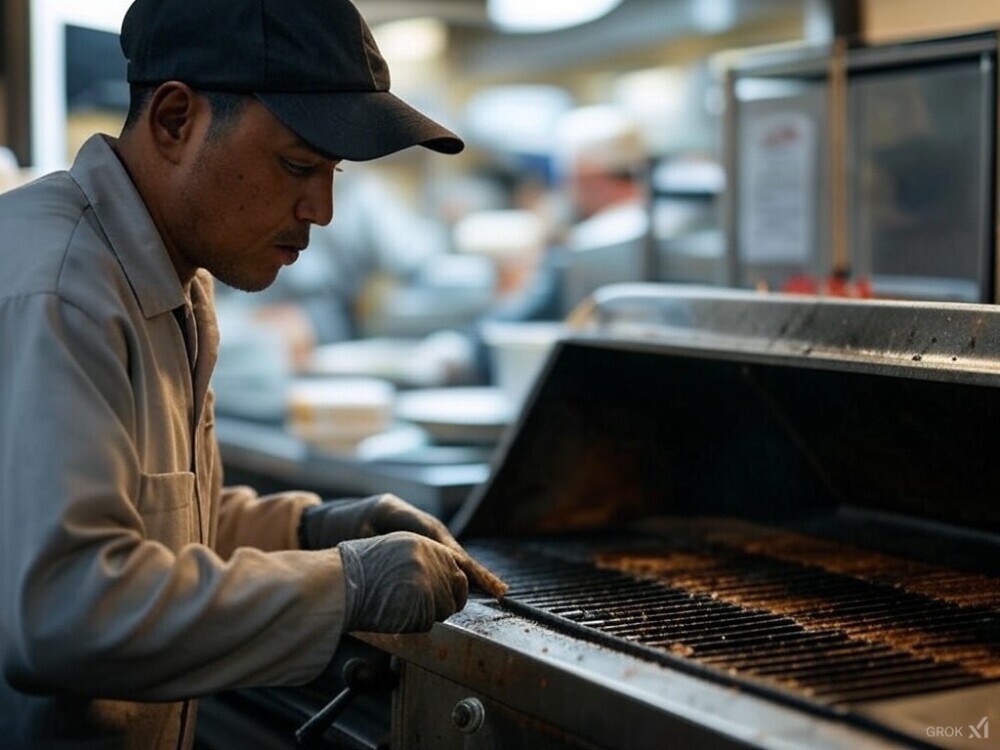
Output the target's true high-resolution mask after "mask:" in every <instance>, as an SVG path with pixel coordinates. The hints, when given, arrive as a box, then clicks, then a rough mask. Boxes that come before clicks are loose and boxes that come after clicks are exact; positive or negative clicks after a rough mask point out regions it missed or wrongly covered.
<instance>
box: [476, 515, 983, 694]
mask: <svg viewBox="0 0 1000 750" xmlns="http://www.w3.org/2000/svg"><path fill="white" fill-rule="evenodd" d="M478 554H482V555H484V556H485V558H484V559H487V560H488V561H489V562H488V564H490V565H491V567H493V568H494V569H495V570H497V571H498V572H499V573H500V574H501V575H503V576H504V578H505V579H506V580H507V582H508V583H509V584H510V591H509V593H508V596H507V598H506V599H505V602H506V604H507V605H508V606H510V607H511V608H512V609H517V610H519V611H521V612H523V613H525V614H529V615H533V616H535V617H537V618H538V619H540V620H542V621H545V622H547V623H549V624H555V625H558V624H559V623H562V624H564V625H565V626H566V627H568V628H569V629H570V630H572V631H573V632H581V633H583V632H589V633H591V634H592V635H593V636H594V637H596V638H597V639H598V640H600V641H601V642H604V643H607V644H608V645H610V646H612V647H620V648H623V649H624V650H626V651H630V652H632V653H637V654H639V655H645V656H650V657H652V658H654V659H656V658H658V659H660V660H663V661H666V662H669V663H671V664H677V663H678V660H679V661H680V663H691V664H692V665H697V666H698V667H699V668H707V669H708V670H710V671H712V672H713V673H717V674H719V675H723V676H726V675H728V676H731V677H732V679H733V680H734V681H735V682H736V683H738V684H744V685H748V686H751V687H752V686H754V685H765V686H771V687H772V688H774V687H777V688H778V689H779V690H780V691H790V692H791V693H792V694H797V695H803V696H806V697H807V698H809V699H812V700H818V701H820V702H821V703H831V704H837V703H848V704H849V703H856V702H864V701H869V700H878V699H883V698H889V697H897V696H904V695H915V694H919V693H922V692H929V691H932V690H937V689H945V688H952V687H959V686H966V685H975V684H981V683H983V682H987V681H991V680H996V679H1000V581H998V580H996V579H993V578H989V577H986V576H978V575H974V574H966V573H962V572H958V571H953V570H948V569H945V568H936V567H933V566H929V565H924V564H918V563H914V562H911V561H908V560H903V559H900V558H895V557H891V556H888V555H883V554H878V553H870V552H867V551H864V550H861V549H856V548H852V547H849V546H847V545H841V544H835V543H832V542H827V541H824V540H821V539H817V538H812V537H807V536H803V535H798V534H790V533H785V532H780V531H775V530H773V529H767V530H765V531H764V532H763V533H761V532H760V527H755V526H749V525H748V526H747V527H746V528H741V527H740V526H739V525H736V526H727V525H725V524H709V525H707V526H706V527H705V529H704V530H702V531H700V532H698V533H697V534H692V533H691V530H690V529H688V533H678V534H674V535H671V537H670V541H669V542H664V541H662V540H661V541H658V542H657V543H656V544H655V545H653V546H650V545H649V544H648V543H645V542H643V543H641V544H629V543H627V542H626V543H624V544H620V545H618V546H611V544H610V543H601V542H598V541H597V540H591V541H584V542H582V543H581V542H579V541H577V542H573V543H569V544H564V545H561V544H560V542H558V541H555V542H553V541H552V540H551V539H546V540H544V541H540V542H538V543H537V544H532V543H529V542H528V541H527V540H523V541H522V542H521V543H519V544H516V545H513V546H510V547H504V546H503V545H502V544H500V545H494V544H492V543H491V545H490V548H489V549H483V550H481V551H480V552H479V553H478Z"/></svg>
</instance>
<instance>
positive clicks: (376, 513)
mask: <svg viewBox="0 0 1000 750" xmlns="http://www.w3.org/2000/svg"><path fill="white" fill-rule="evenodd" d="M392 531H412V532H413V533H414V534H420V535H421V536H425V537H427V538H429V539H434V540H436V541H438V542H441V543H442V544H444V545H446V546H448V547H451V548H452V549H456V550H459V549H461V547H459V545H458V542H456V541H455V539H454V538H453V537H452V535H451V534H450V533H449V531H448V528H447V527H446V526H445V525H444V524H443V523H441V521H439V520H438V519H437V518H435V517H434V516H432V515H431V514H430V513H425V512H424V511H422V510H418V509H417V508H414V507H413V506H412V505H410V504H409V503H407V502H405V501H404V500H401V499H400V498H398V497H396V496H395V495H390V494H384V495H373V496H372V497H366V498H364V499H361V500H330V501H327V502H325V503H322V504H320V505H314V506H312V507H310V508H306V509H305V511H303V513H302V520H301V522H300V523H299V540H300V542H301V545H302V548H303V549H326V548H328V547H336V546H337V545H338V544H340V543H341V542H343V541H345V540H347V539H357V538H359V537H369V536H377V535H378V534H388V533H390V532H392Z"/></svg>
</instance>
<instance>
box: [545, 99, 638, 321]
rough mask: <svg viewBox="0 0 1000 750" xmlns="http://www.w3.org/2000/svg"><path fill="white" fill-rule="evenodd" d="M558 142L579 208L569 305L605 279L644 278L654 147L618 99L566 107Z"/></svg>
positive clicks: (571, 247)
mask: <svg viewBox="0 0 1000 750" xmlns="http://www.w3.org/2000/svg"><path fill="white" fill-rule="evenodd" d="M556 143H557V147H556V152H557V153H556V158H557V161H558V163H559V166H560V170H561V173H562V176H563V180H564V186H565V190H566V192H567V196H568V198H569V201H570V204H571V206H572V211H573V214H574V223H573V225H572V226H571V228H570V229H569V231H568V233H567V238H566V246H567V253H566V257H565V263H566V268H565V274H566V279H565V287H566V288H565V290H564V294H565V299H564V300H563V303H564V304H565V305H566V306H567V307H568V308H570V309H572V308H573V307H574V306H575V305H576V304H577V303H579V302H580V301H581V300H582V299H583V298H584V297H585V296H586V295H589V294H590V293H592V292H593V291H594V290H595V289H597V288H598V287H600V286H603V285H605V284H611V283H617V282H626V281H641V280H642V279H643V278H645V274H646V269H645V254H646V247H647V243H648V234H649V231H650V220H649V207H648V198H647V187H646V183H647V176H646V173H647V164H648V160H649V152H648V148H647V145H646V142H645V138H644V136H643V133H642V131H641V129H640V127H639V124H638V122H637V121H636V120H635V118H634V117H632V116H631V115H630V114H629V113H628V112H626V111H625V110H623V109H621V108H619V107H616V106H614V105H590V106H585V107H579V108H577V109H574V110H571V111H570V112H567V113H566V114H564V115H563V116H562V117H561V118H560V120H559V122H558V124H557V127H556Z"/></svg>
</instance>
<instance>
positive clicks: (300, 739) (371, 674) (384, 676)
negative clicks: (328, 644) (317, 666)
mask: <svg viewBox="0 0 1000 750" xmlns="http://www.w3.org/2000/svg"><path fill="white" fill-rule="evenodd" d="M341 674H342V679H343V681H344V685H345V686H346V687H344V689H343V690H341V691H340V692H339V693H337V695H336V697H334V699H333V700H332V701H330V702H329V703H327V704H326V705H325V706H323V708H322V709H320V710H319V711H318V712H317V713H316V714H315V715H313V716H312V717H311V718H310V719H309V720H308V721H306V722H305V723H304V724H303V725H302V726H301V727H299V728H298V729H296V730H295V741H296V742H297V743H298V746H299V747H303V748H307V747H310V746H311V745H312V744H313V743H314V742H315V741H316V740H318V739H319V738H321V737H322V736H323V735H324V734H325V733H326V730H327V729H329V728H330V727H331V726H332V725H333V723H334V722H335V721H337V719H338V718H340V715H341V714H342V713H343V712H344V710H345V709H346V708H347V707H348V706H349V705H350V704H351V703H352V702H353V701H354V699H355V698H356V697H357V696H358V695H360V694H361V693H365V692H369V691H371V690H376V689H379V688H382V687H388V686H390V685H391V684H392V673H391V670H390V669H389V666H388V662H386V663H384V664H383V663H382V662H381V661H379V662H378V663H376V662H374V661H373V660H370V659H365V658H361V657H353V658H351V659H348V660H347V661H346V662H345V663H344V669H343V672H342V673H341Z"/></svg>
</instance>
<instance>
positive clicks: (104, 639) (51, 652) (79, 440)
mask: <svg viewBox="0 0 1000 750" xmlns="http://www.w3.org/2000/svg"><path fill="white" fill-rule="evenodd" d="M167 314H168V315H169V313H167ZM129 330H130V329H129V327H128V324H127V323H124V322H121V321H116V320H98V319H95V318H94V317H93V316H91V315H88V314H86V313H85V312H83V311H81V310H80V309H78V308H77V307H74V306H73V305H71V304H68V303H66V302H65V301H63V300H61V299H59V298H58V297H56V296H55V295H52V294H34V295H26V296H23V297H15V298H8V299H6V300H0V342H2V347H0V350H2V352H3V354H2V356H3V357H4V358H5V359H7V358H10V359H9V360H8V362H14V363H16V366H6V364H7V363H5V366H4V367H2V368H0V564H2V571H0V573H2V574H0V597H2V598H0V649H2V653H0V660H2V668H3V670H4V673H5V676H6V678H7V680H8V681H10V682H11V684H13V685H15V686H16V687H18V688H19V689H21V690H24V691H26V692H40V693H49V692H63V693H76V694H81V695H89V696H93V697H100V698H112V699H127V700H140V701H147V700H148V701H161V700H164V701H165V700H176V699H181V698H190V697H196V696H198V695H203V694H207V693H211V692H215V691H218V690H223V689H230V688H236V687H243V686H250V685H262V684H292V683H299V682H304V681H307V680H309V679H311V678H312V677H314V676H315V675H316V674H318V673H319V672H320V671H321V670H322V668H323V667H324V666H325V665H326V664H327V663H328V661H329V659H330V657H331V655H332V653H333V650H334V648H335V647H336V644H337V642H338V639H339V637H340V634H341V627H342V623H343V616H344V594H343V570H342V568H341V562H340V557H339V554H338V553H337V552H336V550H327V551H322V552H304V551H298V550H289V551H281V552H268V551H264V550H262V549H257V548H254V547H249V546H241V547H239V548H237V549H234V550H233V551H232V552H231V554H230V555H229V557H228V558H223V557H221V556H220V555H218V554H217V553H216V552H215V551H213V550H212V549H210V548H208V547H207V546H204V545H200V544H191V543H188V544H177V545H173V544H168V543H164V542H163V541H155V539H156V538H157V536H156V535H155V534H151V533H150V532H149V529H151V528H153V525H155V524H157V523H162V522H163V519H164V517H165V514H166V515H168V516H169V514H174V513H177V512H178V511H179V510H183V509H185V508H186V509H187V510H190V507H188V506H190V504H191V503H192V502H194V500H193V498H192V497H191V493H190V489H191V487H192V486H193V481H192V480H193V474H188V473H186V472H183V471H181V472H171V473H167V474H164V473H157V472H156V471H153V472H151V471H150V467H148V466H143V465H142V459H141V458H140V455H142V454H141V451H140V448H139V447H138V446H141V445H142V441H143V440H144V439H145V437H144V436H143V435H142V434H136V433H137V432H138V431H137V428H136V425H137V423H139V420H138V419H137V415H136V410H137V408H140V407H139V406H137V404H136V402H135V398H134V396H133V385H132V382H131V380H130V377H134V373H133V372H130V367H129V357H130V352H131V350H132V347H133V346H134V342H133V341H132V340H130V338H129V336H130V333H129ZM299 512H301V511H300V510H299ZM286 526H287V524H286ZM282 533H287V529H286V531H285V532H282Z"/></svg>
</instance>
